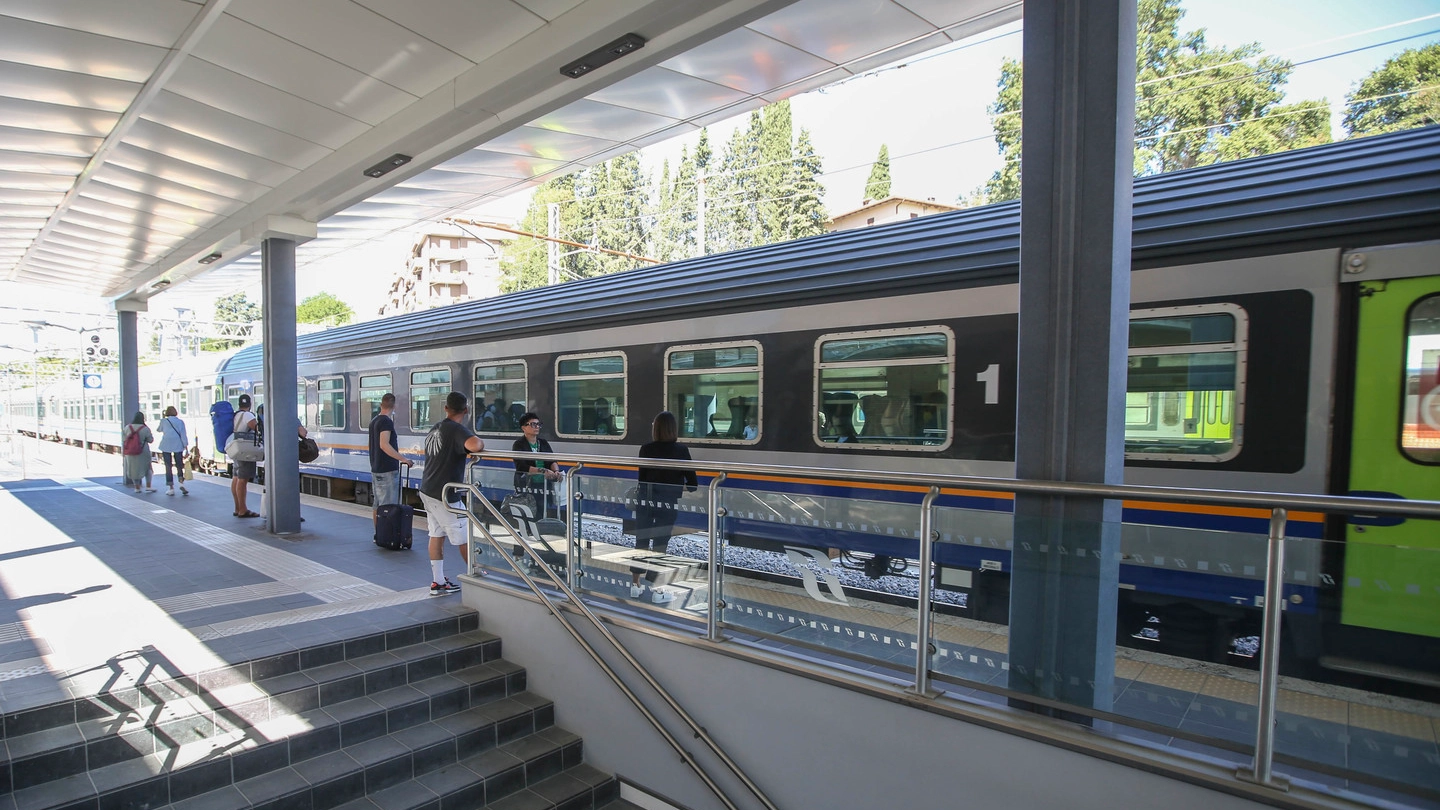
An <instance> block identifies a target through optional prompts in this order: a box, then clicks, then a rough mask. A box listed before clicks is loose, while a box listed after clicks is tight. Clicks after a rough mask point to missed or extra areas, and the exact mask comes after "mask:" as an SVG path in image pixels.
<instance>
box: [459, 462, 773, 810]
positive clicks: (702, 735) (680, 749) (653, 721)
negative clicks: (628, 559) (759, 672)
mask: <svg viewBox="0 0 1440 810" xmlns="http://www.w3.org/2000/svg"><path fill="white" fill-rule="evenodd" d="M455 491H463V492H465V494H466V496H467V498H468V499H469V500H470V502H471V503H474V502H475V501H476V500H477V499H478V501H479V502H480V503H482V504H484V505H485V509H486V510H487V511H488V512H489V513H490V515H491V516H492V517H494V518H495V519H496V522H497V523H498V524H499V525H501V526H504V527H505V529H506V530H507V531H508V532H509V533H510V535H511V537H513V538H515V540H516V541H517V542H516V545H518V546H519V547H520V548H522V549H524V551H525V553H526V554H527V555H528V556H529V557H530V559H531V560H532V561H533V563H534V564H535V565H536V566H538V567H539V569H540V570H542V571H545V572H547V576H548V577H549V579H550V581H551V582H552V583H553V584H554V585H555V586H556V587H557V588H559V589H560V591H561V592H562V593H563V594H565V598H566V599H568V600H570V604H571V605H572V606H573V607H574V608H575V609H576V610H578V611H579V612H580V613H581V614H583V615H584V616H585V618H587V619H589V620H590V622H591V624H593V625H594V626H595V629H596V630H597V631H598V632H599V633H600V634H601V635H602V636H604V637H605V639H606V640H607V641H609V642H610V644H611V646H613V647H614V648H615V650H616V652H619V653H620V655H621V656H622V657H623V658H624V659H625V661H626V662H627V663H629V664H630V666H631V668H633V669H634V670H635V672H636V673H637V674H638V675H639V676H640V677H641V678H643V679H644V680H645V682H646V683H648V684H649V685H650V688H651V689H653V690H655V693H656V694H658V695H659V696H660V698H661V699H662V700H664V701H665V704H666V705H667V706H669V707H670V710H671V711H673V712H675V714H676V715H677V716H679V717H680V719H681V720H682V721H684V723H685V725H687V726H689V727H690V731H691V733H693V734H694V735H695V737H696V738H697V739H699V740H700V741H702V742H703V743H705V746H706V747H707V748H709V749H710V751H711V753H713V754H715V756H717V757H718V758H719V759H720V761H721V762H722V763H724V765H725V767H726V768H727V769H728V770H729V771H730V773H731V774H732V775H733V776H734V777H735V778H736V779H739V780H740V782H741V783H743V784H744V785H745V787H746V789H748V790H749V791H750V792H751V794H753V795H754V796H755V798H756V799H758V800H759V801H760V803H761V804H763V805H764V806H765V807H766V808H768V810H778V808H777V807H776V806H775V804H774V803H773V802H772V801H770V798H769V797H768V796H766V795H765V793H764V791H762V790H761V789H760V787H759V786H758V785H756V784H755V783H754V782H753V781H751V780H750V777H748V776H746V775H745V773H744V772H743V771H741V770H740V766H739V765H737V764H736V763H735V761H734V760H733V759H731V758H730V756H729V755H728V754H726V753H725V751H724V749H722V748H721V747H720V746H719V744H718V743H716V742H715V740H714V739H713V738H711V736H710V734H709V733H708V732H707V731H706V730H705V729H704V728H703V727H702V726H701V725H700V724H699V723H698V722H696V721H695V718H693V717H691V716H690V713H689V712H687V711H685V709H684V707H682V706H681V705H680V704H679V702H677V701H676V700H675V698H674V697H673V696H672V695H671V694H670V693H669V691H667V690H666V689H665V687H663V686H661V685H660V682H659V681H657V680H655V678H654V677H653V676H652V675H651V674H650V672H649V670H647V669H646V668H645V666H644V665H643V664H641V663H640V661H639V660H637V659H636V658H635V656H633V655H631V654H630V651H629V650H627V649H626V648H625V646H624V645H623V644H621V643H620V640H619V639H618V638H616V637H615V635H614V634H613V633H611V632H610V630H609V629H608V628H607V627H605V625H604V623H603V622H601V621H600V617H599V616H596V615H595V613H594V612H593V611H592V610H590V608H589V606H587V605H586V604H585V603H584V602H582V601H581V600H580V597H579V596H578V595H577V594H576V593H575V592H574V591H573V590H571V588H570V587H569V586H568V585H567V584H565V583H564V582H562V581H561V580H560V578H559V577H556V576H553V575H552V574H550V573H549V572H550V568H549V566H548V565H546V563H545V561H544V560H543V559H542V558H541V557H540V555H539V554H538V553H536V551H535V549H533V548H531V547H530V543H529V541H528V540H526V539H525V538H523V537H522V536H521V535H520V533H519V532H518V531H517V530H516V529H515V527H513V526H511V525H510V521H508V520H506V519H505V516H504V515H502V514H501V513H500V510H498V509H497V508H496V507H495V505H494V504H493V503H491V502H490V499H489V498H486V497H485V494H484V493H483V492H481V491H480V488H479V486H477V485H475V484H446V485H445V487H444V490H443V492H442V493H441V499H442V501H443V502H444V503H445V507H446V508H447V509H449V510H450V511H451V512H454V513H455V514H457V515H467V516H468V515H471V514H472V512H471V508H470V507H469V506H466V507H462V508H460V509H456V508H455V507H452V506H450V502H449V498H448V495H449V493H451V492H455ZM470 525H471V526H474V527H475V528H476V529H478V530H479V532H480V533H481V534H482V535H484V537H485V539H486V540H487V541H489V543H490V545H491V546H492V547H493V548H494V549H495V553H496V554H497V555H499V556H500V557H501V558H502V559H504V560H505V561H507V562H508V563H509V564H510V567H511V568H512V569H513V570H514V571H515V574H516V575H517V576H519V577H520V579H521V580H523V581H524V582H525V584H526V585H527V586H529V588H530V590H531V592H533V593H534V594H535V596H536V597H537V598H538V599H539V600H540V601H541V603H543V604H544V605H545V606H546V608H547V609H549V611H550V612H551V614H553V615H554V616H555V618H556V619H559V620H560V624H561V625H563V626H564V627H565V629H566V630H567V631H568V632H569V633H570V635H571V637H572V638H574V639H575V641H576V642H578V643H579V644H580V646H581V647H583V648H584V649H585V652H587V653H589V655H590V658H591V659H592V660H594V661H595V663H596V664H597V665H599V667H600V669H601V670H603V671H604V672H605V674H606V675H607V676H609V678H610V680H611V682H612V683H614V684H615V686H616V687H618V688H619V689H620V691H621V692H623V693H624V694H625V697H627V698H628V699H629V700H630V703H631V704H632V705H634V706H635V708H636V709H637V710H639V712H640V713H641V714H642V715H644V717H645V719H646V720H648V721H649V722H650V725H651V726H653V727H654V728H655V730H656V731H658V732H660V735H661V736H662V737H664V738H665V741H666V742H668V743H669V744H670V746H671V747H672V748H674V749H675V752H676V753H678V754H679V755H680V758H681V759H682V760H684V761H685V763H686V764H687V765H689V766H690V768H691V769H692V770H694V771H695V774H696V775H697V776H699V777H700V779H701V780H702V781H704V782H705V784H706V785H707V786H708V787H709V788H710V790H711V791H713V792H714V793H715V796H716V798H718V799H720V801H721V802H722V803H724V805H725V806H726V807H728V808H730V810H739V808H738V807H737V806H736V805H735V804H734V802H732V801H731V800H730V798H729V797H728V796H726V795H725V792H724V791H723V790H721V789H720V786H719V785H717V784H716V783H715V781H714V780H713V779H711V777H710V775H709V774H708V773H706V771H705V769H704V768H702V767H701V766H700V763H699V762H698V761H696V759H695V757H694V755H693V754H691V753H690V752H689V751H687V750H686V749H685V747H684V746H682V745H681V744H680V741H679V740H677V739H675V736H674V735H673V734H671V733H670V731H669V729H667V728H665V726H664V725H663V724H662V723H661V722H660V720H659V718H657V717H656V716H655V715H654V713H652V712H651V711H650V709H649V708H647V707H646V706H645V704H644V703H643V702H642V701H641V700H640V697H639V696H638V695H636V694H635V692H634V691H633V690H632V689H631V688H630V687H629V686H628V685H626V683H625V682H624V681H623V680H621V679H620V676H619V674H618V673H616V672H615V670H614V669H613V668H612V667H611V666H610V665H609V664H608V663H606V661H605V660H604V659H603V658H601V657H600V653H599V652H598V651H597V650H596V649H595V647H594V646H593V645H592V644H590V643H589V642H588V641H586V640H585V637H584V636H582V635H580V632H579V631H578V630H576V629H575V627H574V626H573V625H571V624H570V622H568V621H566V619H565V616H564V614H563V613H562V612H561V610H560V607H559V606H558V605H557V604H555V602H554V601H553V600H551V599H550V598H549V597H548V596H547V595H546V594H545V592H544V591H543V590H542V589H541V588H540V585H539V584H538V583H537V582H536V581H535V580H534V579H533V578H532V577H531V576H530V575H529V574H526V573H525V571H524V570H523V569H522V568H521V566H520V563H519V560H517V559H514V558H512V557H511V556H510V555H508V554H506V553H505V552H504V551H503V550H502V549H501V548H500V544H499V543H498V542H497V541H496V540H495V537H494V536H493V535H491V534H490V532H489V530H488V529H484V528H480V527H479V526H478V525H477V521H473V520H472V521H470ZM567 534H569V532H568V531H567ZM566 555H567V560H568V558H569V551H568V550H567V551H566Z"/></svg>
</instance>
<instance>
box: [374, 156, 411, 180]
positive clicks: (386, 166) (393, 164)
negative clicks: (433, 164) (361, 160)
mask: <svg viewBox="0 0 1440 810" xmlns="http://www.w3.org/2000/svg"><path fill="white" fill-rule="evenodd" d="M410 160H411V158H410V156H409V155H402V154H400V153H399V152H396V153H395V154H393V155H391V156H390V157H388V158H385V159H384V160H382V161H380V162H379V163H376V164H375V165H374V166H371V167H370V168H368V169H366V170H365V176H366V177H384V176H385V175H387V174H389V173H390V172H393V171H395V170H396V169H398V168H400V167H401V166H404V165H405V164H406V163H409V162H410Z"/></svg>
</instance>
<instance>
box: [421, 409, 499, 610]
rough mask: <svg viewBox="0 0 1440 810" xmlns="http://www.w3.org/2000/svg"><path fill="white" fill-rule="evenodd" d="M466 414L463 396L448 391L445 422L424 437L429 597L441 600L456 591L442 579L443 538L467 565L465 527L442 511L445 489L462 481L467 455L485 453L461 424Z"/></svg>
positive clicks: (457, 517)
mask: <svg viewBox="0 0 1440 810" xmlns="http://www.w3.org/2000/svg"><path fill="white" fill-rule="evenodd" d="M469 412H470V401H469V400H468V399H466V398H465V395H464V394H462V393H460V392H459V391H451V392H450V395H449V396H447V397H445V418H444V419H441V420H440V421H439V422H437V423H436V424H435V426H434V427H432V428H430V432H429V433H427V434H425V470H424V471H423V472H422V473H421V475H420V502H421V503H423V504H424V505H425V517H426V523H428V524H429V531H430V577H431V578H430V595H431V596H444V595H445V594H447V593H455V592H456V591H459V590H460V586H459V585H456V584H455V583H453V582H451V581H450V579H449V578H448V577H446V576H445V539H446V538H449V540H450V544H451V545H452V546H459V547H460V559H462V560H464V561H465V562H467V563H468V562H469V561H470V555H469V550H468V548H467V547H466V542H467V541H468V540H469V535H470V532H469V529H470V527H469V524H468V523H467V522H466V519H465V518H464V517H463V516H461V515H457V514H455V513H454V512H451V511H450V510H449V509H448V508H446V504H445V503H444V502H443V498H444V490H445V485H446V484H459V483H462V482H463V481H464V480H465V460H466V458H468V456H469V454H471V453H478V452H480V451H481V450H484V449H485V442H483V441H481V440H480V437H479V436H476V435H475V434H474V433H472V432H471V431H470V428H469V426H468V425H466V424H465V421H466V420H465V415H466V414H467V413H469ZM452 497H453V498H455V499H456V500H455V501H454V502H455V503H456V504H457V505H458V504H460V503H463V501H462V500H460V499H459V495H458V494H455V495H452Z"/></svg>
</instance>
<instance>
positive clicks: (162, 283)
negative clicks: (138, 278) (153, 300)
mask: <svg viewBox="0 0 1440 810" xmlns="http://www.w3.org/2000/svg"><path fill="white" fill-rule="evenodd" d="M169 286H170V279H168V278H162V279H160V280H159V281H157V282H155V283H154V284H151V285H150V289H152V290H163V289H165V288H166V287H169Z"/></svg>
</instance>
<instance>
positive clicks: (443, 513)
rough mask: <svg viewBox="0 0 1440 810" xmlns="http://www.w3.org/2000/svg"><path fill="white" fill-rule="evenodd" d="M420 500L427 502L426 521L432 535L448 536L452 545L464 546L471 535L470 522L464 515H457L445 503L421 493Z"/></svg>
mask: <svg viewBox="0 0 1440 810" xmlns="http://www.w3.org/2000/svg"><path fill="white" fill-rule="evenodd" d="M420 502H421V503H423V504H425V523H426V524H427V527H428V530H429V532H430V536H431V537H448V538H450V545H452V546H463V545H465V542H466V540H468V539H469V537H470V523H469V521H468V519H467V518H466V517H465V516H464V515H457V514H455V513H454V512H451V511H450V510H449V509H448V508H446V506H445V504H443V503H441V502H440V501H437V500H435V499H434V498H432V497H430V496H429V495H426V494H425V493H423V492H422V493H420Z"/></svg>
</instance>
